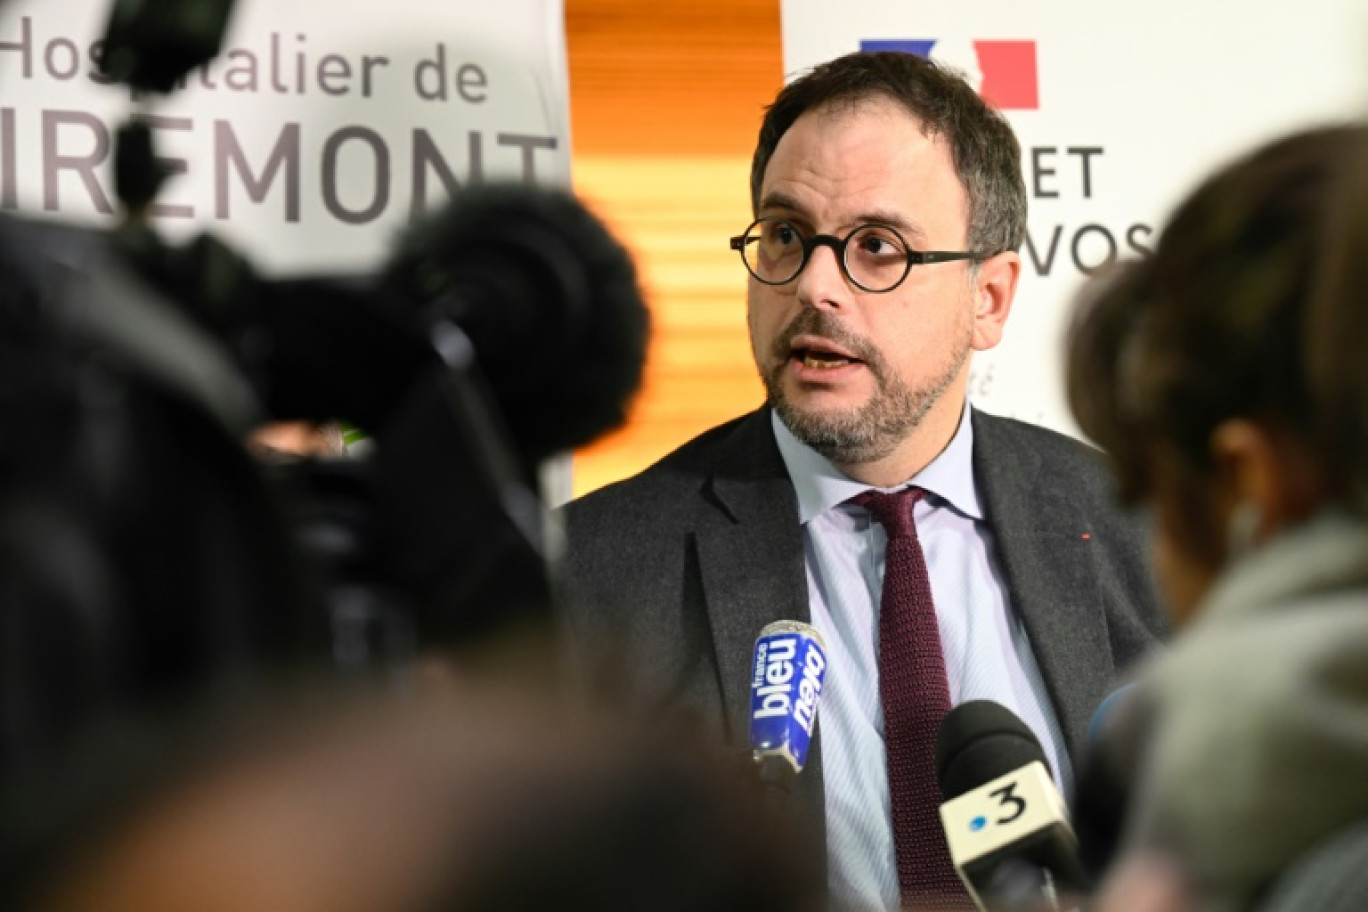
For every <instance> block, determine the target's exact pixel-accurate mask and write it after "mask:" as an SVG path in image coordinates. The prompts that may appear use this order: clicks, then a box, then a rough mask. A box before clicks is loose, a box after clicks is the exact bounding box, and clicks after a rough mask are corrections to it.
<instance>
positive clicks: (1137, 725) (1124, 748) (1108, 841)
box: [1074, 684, 1153, 878]
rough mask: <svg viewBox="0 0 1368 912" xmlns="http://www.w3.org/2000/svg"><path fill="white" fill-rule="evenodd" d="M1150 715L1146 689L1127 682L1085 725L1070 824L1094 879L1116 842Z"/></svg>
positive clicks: (1108, 860)
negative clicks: (1084, 747) (1076, 834)
mask: <svg viewBox="0 0 1368 912" xmlns="http://www.w3.org/2000/svg"><path fill="white" fill-rule="evenodd" d="M1152 714H1153V705H1152V702H1151V700H1150V699H1149V697H1148V695H1147V692H1146V691H1144V690H1143V689H1141V688H1140V687H1139V686H1138V685H1135V684H1127V685H1126V686H1124V687H1121V688H1119V689H1117V690H1115V691H1113V692H1112V693H1111V694H1110V695H1108V696H1107V698H1106V699H1104V700H1103V701H1102V703H1101V704H1100V705H1099V706H1098V707H1097V711H1096V712H1094V713H1093V717H1092V720H1091V721H1090V722H1089V723H1088V737H1087V742H1086V743H1087V747H1086V750H1085V751H1084V754H1083V762H1082V763H1080V764H1079V769H1078V796H1077V800H1076V801H1075V802H1074V824H1075V829H1076V831H1077V833H1078V841H1079V847H1080V856H1079V857H1080V859H1081V860H1082V862H1083V867H1084V869H1085V870H1086V871H1087V872H1088V874H1089V875H1090V876H1092V877H1094V878H1099V877H1101V875H1102V873H1103V872H1104V871H1106V869H1107V868H1108V867H1109V866H1110V864H1111V862H1112V859H1113V858H1114V857H1115V856H1116V854H1117V851H1118V849H1119V847H1120V845H1121V839H1122V835H1123V833H1124V829H1125V823H1126V819H1127V816H1128V814H1129V811H1130V803H1131V797H1132V792H1133V791H1134V789H1135V783H1136V780H1137V778H1138V776H1139V773H1140V769H1139V768H1140V764H1141V762H1142V760H1143V758H1144V756H1145V745H1146V742H1147V741H1148V738H1149V733H1150V730H1151V721H1152V719H1151V717H1152Z"/></svg>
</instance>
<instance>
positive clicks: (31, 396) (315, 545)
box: [0, 0, 648, 757]
mask: <svg viewBox="0 0 1368 912" xmlns="http://www.w3.org/2000/svg"><path fill="white" fill-rule="evenodd" d="M231 8H232V2H231V0H116V2H115V4H114V7H113V10H112V12H111V15H110V19H109V26H108V31H107V34H106V36H105V52H104V55H103V61H102V65H103V66H104V68H105V70H106V75H108V76H110V77H112V78H114V79H116V80H118V81H120V82H122V83H124V84H126V85H128V86H129V87H130V88H132V89H133V90H134V92H135V95H143V96H150V95H156V94H161V93H166V92H169V91H171V90H172V89H173V88H174V87H175V86H176V84H177V83H178V82H179V81H180V80H181V79H182V78H183V77H184V76H185V75H186V74H187V73H188V72H189V71H190V70H192V69H193V68H194V67H196V66H199V65H202V64H203V63H205V62H207V61H209V60H210V59H212V58H213V57H214V56H215V55H216V54H217V53H218V50H219V47H220V46H221V43H222V38H223V33H224V30H225V28H226V26H227V24H228V21H229V19H230V14H231ZM166 177H167V174H166V173H165V171H164V170H163V168H162V166H161V165H160V164H159V162H158V159H157V157H156V155H155V154H154V150H153V147H152V141H151V130H150V129H148V127H147V125H146V123H145V122H144V121H143V120H142V119H141V116H140V115H137V114H135V115H134V116H133V117H132V119H131V120H130V122H129V123H128V124H127V125H126V126H125V127H124V128H123V129H122V130H121V131H120V132H119V134H118V143H117V150H116V161H115V186H116V189H117V192H118V195H119V198H120V201H121V203H122V206H123V210H124V214H123V218H122V220H121V223H120V224H119V226H118V227H116V228H114V229H112V230H110V231H96V230H93V229H86V228H78V227H74V226H68V225H59V224H53V223H45V222H37V221H30V220H26V219H23V218H17V217H9V218H3V219H0V270H3V274H4V276H5V277H6V281H5V284H4V286H3V290H0V415H3V421H4V430H3V433H2V434H0V504H3V508H0V554H2V555H3V568H4V569H3V572H0V624H3V625H4V630H3V642H4V644H5V650H6V653H7V655H6V659H5V661H4V662H0V676H3V678H0V680H3V685H0V686H2V687H3V693H4V697H3V713H4V718H3V720H2V721H3V727H2V730H0V737H3V738H4V742H5V743H4V744H3V745H2V746H3V749H4V751H5V756H6V757H13V756H17V755H18V754H20V753H22V752H23V750H24V749H25V747H26V746H27V745H31V744H39V743H42V742H43V741H44V739H45V735H46V734H50V733H52V732H55V731H58V730H60V728H61V727H62V726H63V724H64V723H65V720H66V719H68V718H69V717H70V716H72V715H73V714H76V713H78V712H84V711H85V710H86V709H88V708H89V707H90V706H91V705H95V704H97V703H109V704H114V703H118V702H127V701H132V702H134V703H140V702H144V701H146V700H156V699H159V698H162V697H165V696H167V695H174V694H175V693H178V692H183V691H185V690H186V689H187V688H198V687H202V686H203V685H205V684H210V685H215V684H217V683H221V682H224V681H229V682H231V681H232V680H234V679H235V678H236V677H238V676H240V675H241V674H243V673H245V672H246V671H247V670H249V669H254V668H259V667H265V666H278V664H279V663H280V662H286V663H289V662H295V661H298V660H305V661H313V660H317V661H320V662H325V663H331V664H332V665H334V666H336V667H340V668H342V669H344V670H355V671H371V670H376V669H385V668H390V667H393V666H395V665H398V664H402V663H404V662H406V661H407V660H408V659H409V658H411V657H412V656H413V655H414V654H415V653H417V652H419V651H421V650H423V649H425V648H438V649H441V648H446V647H460V646H462V645H465V644H468V643H474V642H478V641H481V640H483V639H485V638H487V637H490V636H493V635H495V634H497V633H498V632H501V631H504V630H507V629H509V628H512V627H519V626H529V625H538V624H549V622H550V614H551V610H552V606H553V601H554V590H555V573H554V554H553V553H552V552H553V550H554V549H553V547H552V546H551V545H549V544H548V542H549V541H550V540H553V539H554V535H548V529H547V523H546V513H545V510H544V508H543V505H542V502H541V498H540V496H539V488H538V473H539V471H540V469H541V467H542V466H543V464H544V463H545V462H546V460H548V459H549V458H550V457H551V456H552V455H553V454H557V453H562V452H566V451H568V450H570V449H572V448H574V447H577V446H580V445H583V444H585V443H587V442H589V441H590V440H592V439H594V438H596V437H597V436H599V435H600V434H602V433H603V432H605V431H606V430H608V429H610V428H612V427H615V426H616V425H618V424H620V423H621V421H622V420H623V419H624V417H625V412H626V408H627V405H628V402H629V400H630V398H631V395H632V394H633V392H634V391H635V390H636V388H637V386H638V384H639V382H640V376H641V370H642V366H643V362H644V356H645V343H646V336H647V332H648V317H647V313H646V309H645V306H644V304H643V303H642V301H641V298H640V295H639V291H638V288H637V283H636V276H635V270H634V267H633V264H632V261H631V259H630V258H629V257H628V255H627V254H626V252H625V251H624V250H623V249H622V248H621V247H620V246H619V245H618V244H617V243H616V242H615V241H614V239H613V238H612V237H611V236H610V235H609V233H608V232H607V230H606V229H605V228H604V227H603V225H602V224H601V223H600V222H598V221H597V220H596V219H595V218H594V217H593V216H592V215H591V214H590V213H589V212H588V211H587V210H585V209H584V208H583V207H582V206H581V205H580V204H579V203H578V202H577V201H576V200H575V199H574V197H573V196H571V195H570V194H569V193H567V192H562V191H553V190H544V189H530V188H524V187H515V186H484V187H475V188H469V189H463V190H461V191H460V192H459V193H458V194H457V195H456V196H454V197H453V199H452V200H451V201H450V203H449V205H448V206H447V207H446V208H445V209H443V210H442V211H440V212H437V213H435V214H434V215H433V216H432V217H430V218H427V219H425V220H423V221H422V222H419V223H415V224H413V225H412V226H410V228H409V229H408V230H407V232H406V233H405V234H404V235H403V237H402V238H400V239H399V242H398V243H397V245H396V248H395V250H394V252H393V254H392V255H391V257H390V258H389V260H388V262H387V263H386V264H385V265H384V267H383V268H381V269H379V270H377V271H375V272H374V273H373V274H367V275H361V276H349V277H329V276H318V277H293V278H289V279H284V280H281V279H272V280H268V279H266V278H264V277H262V276H261V275H259V274H258V273H257V272H256V270H255V269H254V268H253V267H252V265H251V264H250V263H249V262H248V261H247V260H246V259H245V258H244V257H243V256H241V255H240V254H238V253H237V252H236V251H234V250H232V249H231V248H229V247H228V246H227V245H225V244H224V243H222V242H220V241H219V240H217V239H215V238H214V237H212V236H211V235H207V234H206V235H201V236H199V237H198V238H196V239H194V240H193V241H191V242H189V243H187V244H184V245H171V244H169V243H167V242H166V241H165V240H163V239H162V238H161V237H160V236H159V235H158V233H157V232H156V231H155V229H154V228H153V227H152V226H151V225H150V223H149V221H148V220H147V218H146V217H145V213H146V210H147V207H148V206H149V205H150V204H151V203H152V201H153V200H154V199H155V197H156V195H157V192H158V189H159V188H160V187H161V185H162V183H163V182H164V180H165V178H166ZM272 421H304V422H310V423H322V422H331V421H342V422H345V423H346V424H347V425H350V426H351V427H354V428H357V429H359V430H360V431H363V432H364V433H365V435H367V437H368V438H369V440H368V446H367V447H366V448H365V451H364V453H361V454H356V453H352V454H349V455H345V456H342V457H337V458H329V457H322V458H318V457H313V458H300V459H290V460H283V461H279V460H266V461H263V460H260V459H258V458H255V457H253V455H251V453H250V452H249V450H248V448H247V447H246V446H245V445H244V441H245V440H246V439H247V437H248V435H249V434H250V433H251V432H252V431H253V430H254V429H255V428H257V427H259V426H261V425H262V424H264V423H267V422H272Z"/></svg>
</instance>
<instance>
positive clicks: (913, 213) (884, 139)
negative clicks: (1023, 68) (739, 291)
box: [733, 52, 1026, 484]
mask: <svg viewBox="0 0 1368 912" xmlns="http://www.w3.org/2000/svg"><path fill="white" fill-rule="evenodd" d="M751 204H752V211H753V215H754V216H755V218H756V221H755V222H754V223H753V224H752V225H751V226H750V227H749V228H748V229H747V231H746V233H745V234H744V235H741V236H739V237H738V238H737V239H735V240H734V241H733V246H734V247H736V248H737V249H739V250H741V252H742V256H743V259H744V260H745V262H746V265H747V268H748V269H749V271H750V274H751V277H750V281H749V284H748V293H747V315H748V325H749V329H750V336H751V348H752V353H753V355H754V358H755V362H756V366H757V368H758V370H759V372H760V376H761V379H762V381H763V382H764V384H765V389H766V392H767V394H768V399H769V402H770V403H771V404H772V405H773V406H774V408H775V410H776V412H777V413H778V415H779V416H780V418H781V419H783V421H784V423H785V425H787V426H788V428H789V429H790V430H791V431H792V432H793V433H794V435H795V436H796V437H798V439H800V440H802V441H803V442H804V443H805V444H807V445H808V446H810V447H812V448H813V449H814V450H816V451H817V452H819V453H821V454H822V455H824V456H826V457H827V458H828V459H829V460H831V462H832V463H833V464H835V465H836V466H837V467H838V468H840V469H842V470H843V471H845V472H846V473H847V474H849V475H851V477H854V478H859V479H860V480H863V481H868V482H870V483H874V484H893V483H896V482H899V481H902V480H904V479H906V478H907V477H909V476H910V475H911V474H913V473H915V472H916V471H919V470H920V469H921V468H922V467H923V466H924V465H925V464H926V463H927V462H929V461H930V459H932V458H934V456H935V455H936V454H937V453H939V452H940V450H941V449H942V448H943V447H944V446H945V444H946V442H948V440H949V439H950V437H951V435H952V434H953V432H954V429H955V427H957V426H958V421H959V418H960V415H961V413H962V410H963V406H964V400H965V395H966V388H967V383H968V374H969V362H970V358H971V355H972V353H973V352H974V351H983V350H986V349H990V348H993V347H994V346H996V345H997V344H998V342H999V341H1000V339H1001V337H1002V333H1003V330H1004V327H1005V324H1006V320H1007V316H1008V314H1009V312H1010V310H1011V304H1012V298H1013V296H1014V294H1015V290H1016V283H1017V279H1018V277H1019V275H1020V268H1021V264H1020V259H1019V257H1018V255H1017V250H1018V248H1019V247H1020V245H1021V243H1022V238H1023V235H1024V230H1025V218H1026V192H1025V186H1024V183H1023V180H1022V175H1021V161H1020V146H1019V144H1018V142H1017V140H1016V137H1015V136H1014V135H1013V133H1012V130H1011V127H1010V126H1009V125H1008V123H1007V121H1006V120H1005V119H1004V118H1003V116H1002V115H1001V114H1000V113H999V112H997V111H995V110H993V109H992V108H990V107H989V106H988V105H987V104H986V103H985V102H984V101H983V99H981V98H980V97H979V96H978V94H977V93H976V92H975V91H974V90H973V89H972V88H971V87H970V86H969V85H968V84H967V83H966V82H965V81H964V80H963V79H962V78H960V76H959V75H957V74H956V73H954V72H953V71H950V70H946V69H943V68H942V67H940V66H939V65H937V64H936V63H934V62H932V61H929V60H926V59H924V58H921V57H917V56H915V55H911V54H903V53H896V52H888V53H855V54H849V55H846V56H844V57H840V58H837V59H835V60H832V61H828V62H827V63H824V64H821V65H820V66H818V67H816V68H814V69H813V70H812V71H810V72H808V73H806V74H804V75H803V76H801V77H800V78H798V79H797V80H795V81H794V82H792V83H790V84H789V85H787V86H786V87H784V89H783V90H782V91H781V92H780V93H779V95H778V97H777V98H776V100H775V102H774V104H773V105H771V106H770V107H769V109H768V110H767V112H766V114H765V118H764V121H763V123H762V125H761V128H760V136H759V141H758V144H757V148H756V150H755V155H754V159H753V162H752V167H751ZM823 247H825V248H828V249H823Z"/></svg>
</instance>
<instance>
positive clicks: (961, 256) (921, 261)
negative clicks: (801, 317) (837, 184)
mask: <svg viewBox="0 0 1368 912" xmlns="http://www.w3.org/2000/svg"><path fill="white" fill-rule="evenodd" d="M761 222H782V223H783V224H785V225H787V226H789V227H790V228H792V229H793V233H794V234H796V235H798V238H799V239H800V240H801V241H802V244H803V259H802V262H800V263H799V264H798V268H797V269H796V270H794V273H793V275H791V276H789V277H788V278H787V279H784V280H783V281H782V282H771V281H770V280H769V279H765V278H762V277H760V276H758V275H755V270H753V269H751V266H750V263H749V262H748V261H747V260H746V236H747V235H749V234H750V233H751V229H752V228H754V227H755V226H756V225H758V224H760V223H761ZM865 228H879V229H881V230H884V231H888V232H890V233H891V234H892V235H893V236H894V237H895V238H897V239H898V242H899V243H900V244H902V246H903V248H904V249H905V250H906V251H907V262H906V263H904V264H903V274H902V275H901V276H899V277H898V281H896V282H894V283H893V284H892V285H890V286H888V287H887V288H881V289H874V288H870V287H869V286H867V285H864V284H862V283H861V282H860V281H859V280H858V279H856V278H855V277H854V276H853V275H851V274H850V267H849V266H848V265H846V248H847V246H849V244H850V239H851V238H853V237H854V236H855V235H856V234H858V233H859V232H860V231H862V230H863V229H865ZM729 244H730V246H731V249H732V250H735V251H738V252H739V253H740V254H741V263H742V264H743V265H744V266H745V267H746V272H748V273H750V274H751V275H752V276H754V277H755V280H756V281H757V282H761V283H763V284H765V285H771V286H778V285H787V284H788V283H789V282H792V281H794V280H795V279H797V278H798V277H799V276H800V275H802V274H803V270H804V269H807V264H808V261H809V260H811V259H812V252H813V251H814V250H815V249H817V248H818V247H830V248H831V249H832V251H833V252H834V253H835V254H836V262H837V264H838V265H839V266H840V267H841V275H843V276H845V277H846V281H848V282H850V284H852V285H854V286H855V287H856V288H858V289H860V290H861V291H864V292H868V293H869V294H888V293H889V292H890V291H894V290H896V289H897V287H898V286H899V285H901V284H902V283H903V282H905V281H907V277H908V275H910V274H911V272H912V267H913V266H926V265H930V264H932V263H950V262H953V261H955V260H974V261H975V262H982V261H984V260H986V259H988V258H989V257H990V256H992V254H988V253H984V252H981V251H972V250H913V249H912V247H911V245H910V244H908V243H907V240H906V239H905V238H903V236H902V235H901V234H899V233H898V231H897V229H895V228H892V227H890V226H888V225H881V224H877V223H874V222H864V223H861V224H859V225H856V226H855V227H854V228H852V229H850V231H849V232H847V234H846V236H845V237H844V238H838V237H836V236H835V235H834V234H814V235H812V236H811V237H809V236H808V235H807V234H805V233H804V232H803V230H802V229H801V228H799V227H798V226H797V225H795V224H793V222H790V221H789V220H788V219H786V218H779V217H778V216H774V215H762V216H760V218H758V219H756V220H755V221H753V222H751V223H750V224H749V225H747V226H746V230H745V231H743V232H742V233H741V234H738V235H736V236H735V237H733V238H731V239H730V240H729Z"/></svg>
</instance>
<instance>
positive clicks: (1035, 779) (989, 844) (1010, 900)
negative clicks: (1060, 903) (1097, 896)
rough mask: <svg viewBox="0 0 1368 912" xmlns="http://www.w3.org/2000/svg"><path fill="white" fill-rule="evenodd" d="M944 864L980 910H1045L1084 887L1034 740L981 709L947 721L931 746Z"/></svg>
mask: <svg viewBox="0 0 1368 912" xmlns="http://www.w3.org/2000/svg"><path fill="white" fill-rule="evenodd" d="M936 778H937V780H938V782H939V783H940V788H941V794H942V796H943V797H944V798H945V803H944V804H942V805H941V809H940V813H941V824H942V826H943V827H944V828H945V836H946V841H947V842H948V843H949V847H950V858H951V860H952V861H953V862H954V864H955V869H956V870H957V871H959V875H960V879H962V880H963V881H964V885H965V886H966V887H967V888H968V890H969V892H970V895H972V896H973V898H974V901H975V902H976V903H978V905H979V907H980V908H982V909H989V910H994V909H1012V908H1028V909H1048V908H1054V907H1055V901H1056V897H1057V896H1058V895H1059V894H1070V895H1079V894H1082V893H1083V892H1084V891H1086V890H1087V887H1088V883H1087V878H1086V877H1085V875H1084V874H1083V871H1082V868H1081V866H1080V864H1079V861H1078V840H1077V838H1076V837H1075V836H1074V831H1073V828H1072V827H1071V826H1070V824H1069V817H1068V810H1067V808H1066V807H1065V804H1064V799H1063V798H1062V797H1061V796H1060V794H1059V790H1058V789H1056V788H1055V784H1054V780H1053V778H1051V775H1050V766H1049V762H1048V761H1047V760H1046V759H1045V752H1044V750H1043V749H1042V748H1041V746H1040V742H1039V740H1037V739H1036V736H1035V734H1034V733H1033V732H1032V731H1031V730H1030V728H1028V727H1027V725H1026V723H1024V722H1022V721H1021V720H1020V719H1019V718H1017V717H1016V715H1014V714H1013V713H1012V712H1011V710H1009V709H1007V708H1006V707H1004V706H1001V705H999V704H997V703H993V702H992V701H989V700H973V701H970V702H967V703H962V704H960V705H959V706H956V707H955V708H954V709H953V710H951V711H950V714H949V715H948V716H946V718H945V720H944V721H943V722H942V723H941V727H940V730H939V732H937V736H936Z"/></svg>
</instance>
